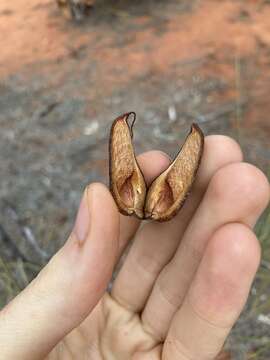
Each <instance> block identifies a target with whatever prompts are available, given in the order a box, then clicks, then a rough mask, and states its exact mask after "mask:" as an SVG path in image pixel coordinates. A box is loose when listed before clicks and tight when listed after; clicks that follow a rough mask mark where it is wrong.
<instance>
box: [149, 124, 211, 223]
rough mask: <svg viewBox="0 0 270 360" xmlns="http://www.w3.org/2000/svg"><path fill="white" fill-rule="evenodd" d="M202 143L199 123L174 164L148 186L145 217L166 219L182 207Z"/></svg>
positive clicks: (192, 130)
mask: <svg viewBox="0 0 270 360" xmlns="http://www.w3.org/2000/svg"><path fill="white" fill-rule="evenodd" d="M203 145H204V136H203V133H202V131H201V129H200V128H199V127H198V125H196V124H193V125H192V127H191V131H190V133H189V135H188V136H187V138H186V140H185V142H184V145H183V146H182V148H181V150H180V151H179V153H178V154H177V156H176V158H175V159H174V161H173V162H172V164H171V165H170V166H169V167H168V169H167V170H165V171H164V172H163V173H162V174H161V175H159V176H158V177H157V178H156V179H155V180H154V181H153V182H152V184H151V186H150V187H149V190H148V192H147V196H146V201H145V209H144V214H145V218H150V219H153V220H158V221H166V220H170V219H171V218H172V217H173V216H174V215H176V213H177V212H178V211H179V210H180V208H181V207H182V206H183V204H184V201H185V199H186V197H187V195H188V193H189V190H190V188H191V185H192V183H193V181H194V179H195V176H196V173H197V170H198V167H199V164H200V161H201V156H202V151H203Z"/></svg>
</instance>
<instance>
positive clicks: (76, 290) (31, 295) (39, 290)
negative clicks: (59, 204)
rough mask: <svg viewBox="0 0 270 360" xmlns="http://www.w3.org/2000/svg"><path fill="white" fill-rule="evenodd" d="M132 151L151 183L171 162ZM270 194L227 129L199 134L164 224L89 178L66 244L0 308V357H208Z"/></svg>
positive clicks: (254, 250)
mask: <svg viewBox="0 0 270 360" xmlns="http://www.w3.org/2000/svg"><path fill="white" fill-rule="evenodd" d="M138 161H139V163H140V166H141V168H142V170H143V172H144V175H145V178H146V180H147V181H148V182H150V181H151V180H152V179H153V178H154V177H156V176H157V175H158V174H159V173H160V172H161V171H163V170H164V169H165V168H166V167H167V166H168V164H169V161H170V160H169V159H168V157H167V156H166V155H165V154H163V153H160V152H149V153H145V154H142V155H141V156H139V158H138ZM269 196H270V195H269V183H268V181H267V178H266V177H265V176H264V174H263V173H262V172H261V171H260V170H259V169H257V168H256V167H254V166H252V165H250V164H247V163H244V162H242V153H241V150H240V148H239V146H238V145H237V144H236V143H235V142H234V141H233V140H232V139H230V138H227V137H224V136H209V137H207V138H206V143H205V151H204V155H203V158H202V163H201V166H200V169H199V172H198V175H197V178H196V180H195V183H194V186H193V190H192V192H191V195H190V196H189V198H188V199H187V201H186V203H185V205H184V207H183V208H182V210H181V211H180V212H179V214H178V215H177V216H176V217H175V218H174V219H172V220H171V221H170V222H167V223H155V222H148V223H147V222H146V223H145V224H144V225H143V226H141V227H140V228H139V226H140V222H139V220H137V219H135V218H132V217H124V216H122V215H119V213H118V211H117V209H116V206H115V204H114V201H113V199H112V197H111V195H110V192H109V191H108V189H107V188H106V187H105V186H103V185H101V184H91V185H90V186H89V187H88V188H87V189H86V191H85V193H84V195H83V198H82V202H81V206H80V211H79V215H78V218H77V221H76V225H75V227H74V230H73V232H72V234H71V236H70V237H69V239H68V240H67V242H66V244H65V245H64V246H63V248H62V249H60V251H59V252H58V253H57V254H56V255H55V256H54V257H53V258H52V259H51V261H50V262H49V263H48V265H47V266H46V267H45V268H44V269H43V270H42V271H41V273H40V274H39V276H38V277H37V278H36V279H35V280H34V281H33V282H32V283H31V284H30V285H29V286H28V287H27V288H26V289H25V290H24V291H23V292H22V293H21V294H20V295H19V296H18V297H17V298H15V299H14V300H13V301H12V302H11V303H10V304H9V305H8V306H7V307H6V308H4V309H3V310H2V311H1V312H0V348H1V352H0V359H9V360H12V359H20V360H24V359H25V360H26V359H27V360H31V359H43V358H46V359H50V360H52V359H65V360H68V359H95V360H101V359H106V360H107V359H108V360H113V359H117V360H118V359H120V360H122V359H123V360H124V359H132V360H144V359H146V360H158V359H164V360H167V359H168V360H176V359H177V360H186V359H189V360H190V359H201V360H206V359H207V360H208V359H209V360H210V359H215V357H216V356H217V355H218V353H219V352H220V350H221V349H222V346H223V343H224V341H225V340H226V337H227V336H228V334H229V332H230V330H231V328H232V326H233V325H234V323H235V321H236V320H237V318H238V316H239V314H240V312H241V311H242V309H243V306H244V304H245V302H246V299H247V296H248V293H249V290H250V286H251V283H252V281H253V278H254V276H255V273H256V270H257V268H258V265H259V261H260V246H259V243H258V241H257V239H256V236H255V235H254V233H253V231H252V228H253V227H254V225H255V223H256V221H257V219H258V217H259V216H260V214H261V213H262V211H263V210H264V209H265V207H266V206H267V204H268V201H269ZM82 209H83V210H82ZM82 214H83V215H82ZM87 217H88V218H87ZM82 218H83V219H84V222H85V221H86V222H87V221H89V222H90V223H89V226H87V227H85V226H84V227H83V226H81V225H82ZM78 224H79V225H78ZM131 239H134V240H133V244H132V246H131V249H130V251H129V253H128V255H127V256H126V258H125V261H124V264H123V266H122V267H121V269H120V271H119V273H118V276H117V278H116V280H115V281H114V283H113V286H112V290H111V293H110V294H109V293H107V292H106V288H107V286H108V283H109V281H110V278H111V276H112V271H113V269H114V267H115V265H116V264H117V261H118V259H119V258H120V256H121V254H122V253H123V250H124V249H125V248H126V246H127V244H128V243H129V242H130V240H131Z"/></svg>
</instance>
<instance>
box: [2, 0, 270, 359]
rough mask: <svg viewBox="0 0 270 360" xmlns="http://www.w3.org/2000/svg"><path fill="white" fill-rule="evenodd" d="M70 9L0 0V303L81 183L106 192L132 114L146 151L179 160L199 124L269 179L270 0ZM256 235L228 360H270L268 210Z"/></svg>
mask: <svg viewBox="0 0 270 360" xmlns="http://www.w3.org/2000/svg"><path fill="white" fill-rule="evenodd" d="M71 1H72V0H71ZM81 1H82V2H83V1H85V0H81ZM60 2H61V8H59V6H58V5H57V2H56V0H28V1H24V2H22V1H20V0H13V1H8V0H2V1H1V2H0V49H1V51H0V54H1V55H0V308H1V307H2V306H4V304H5V303H6V302H8V301H9V300H10V299H11V298H12V297H13V296H14V295H16V293H18V292H19V291H21V289H23V288H24V287H25V286H26V284H27V283H28V282H29V281H31V279H32V278H33V276H35V275H36V273H37V272H38V271H39V269H40V268H41V267H42V266H43V265H44V264H45V263H46V262H47V261H48V259H49V258H50V257H51V256H52V255H53V254H54V253H55V251H57V249H58V248H59V247H60V246H61V245H62V244H63V243H64V241H65V240H66V238H67V236H68V234H69V232H70V230H71V228H72V224H73V221H74V216H75V212H76V209H77V207H78V204H79V201H80V197H81V194H82V191H83V189H84V187H85V186H86V185H87V184H88V183H89V182H92V181H102V182H105V183H108V149H107V148H108V134H109V130H110V125H111V123H112V120H113V119H114V118H115V117H116V116H118V115H119V114H121V113H123V112H127V111H135V112H136V113H137V126H136V128H135V134H134V135H135V139H134V142H135V147H136V152H137V153H140V152H142V151H145V150H150V149H161V150H165V151H167V152H168V153H169V154H170V155H171V156H173V155H174V152H175V151H177V149H178V148H179V145H180V144H181V142H182V140H183V139H184V137H185V136H186V134H187V132H188V130H189V127H190V125H191V123H192V122H194V121H195V122H197V123H198V124H199V125H200V127H201V128H202V129H203V131H204V132H205V134H214V133H219V134H226V135H229V136H232V137H233V138H235V139H236V140H237V141H239V143H240V144H241V146H242V148H243V150H244V153H245V158H246V160H247V161H249V162H251V163H253V164H256V165H257V166H258V167H259V168H261V169H262V170H263V171H264V172H265V173H266V174H268V176H269V175H270V142H269V137H270V119H269V117H270V98H269V94H270V20H269V19H270V1H267V0H264V1H263V0H257V1H256V0H243V1H241V0H239V1H236V0H205V1H198V0H167V1H165V0H163V1H162V0H144V1H142V0H141V1H139V0H138V1H131V0H96V1H91V2H90V1H88V2H87V5H85V6H84V5H83V6H81V7H77V8H76V6H75V7H72V6H71V8H70V7H68V6H67V5H66V4H65V0H60ZM85 3H86V2H85ZM70 4H71V3H70ZM70 9H71V10H70ZM84 15H85V16H84ZM72 16H73V18H72ZM232 181H233V179H232ZM256 232H257V234H258V236H259V238H260V241H261V243H262V247H263V259H262V263H261V267H260V269H259V272H258V274H257V278H256V281H255V283H254V285H253V288H252V291H251V294H250V297H249V301H248V304H247V306H246V309H245V312H244V313H243V315H242V316H241V318H240V319H239V321H238V323H237V325H236V327H235V328H234V330H233V332H232V335H231V337H230V339H229V341H228V343H227V345H226V348H227V349H228V353H227V355H225V356H228V359H229V356H230V355H229V354H231V356H232V358H233V359H270V210H269V209H268V210H266V212H265V214H264V215H263V216H262V218H261V219H260V221H259V223H258V224H257V227H256ZM224 359H225V358H224Z"/></svg>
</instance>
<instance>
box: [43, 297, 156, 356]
mask: <svg viewBox="0 0 270 360" xmlns="http://www.w3.org/2000/svg"><path fill="white" fill-rule="evenodd" d="M112 354H113V355H112ZM150 355H151V357H149V356H150ZM68 356H69V357H70V358H72V359H95V360H102V359H136V356H140V357H139V358H138V359H142V360H143V359H153V360H154V359H161V345H160V343H159V342H158V341H157V340H156V339H154V337H153V336H151V335H150V334H148V333H147V332H146V331H145V330H144V328H143V324H142V322H141V320H140V316H139V315H138V314H134V313H132V312H130V311H128V310H127V309H125V308H124V307H122V306H119V304H117V303H116V302H115V301H114V300H113V299H112V298H111V296H110V295H109V294H106V295H105V296H104V297H103V298H102V300H101V301H100V302H99V304H98V305H97V306H96V308H95V310H94V311H93V313H92V314H91V315H90V316H89V317H88V318H87V319H86V320H85V321H84V322H83V324H82V325H81V326H79V327H78V328H76V329H75V330H73V332H72V333H70V334H69V335H68V336H67V337H66V339H64V341H63V342H62V343H61V344H59V345H58V346H57V347H56V348H55V349H54V351H53V353H52V354H51V355H50V357H49V359H53V358H54V357H55V358H57V359H67V358H69V357H68ZM143 356H144V357H143Z"/></svg>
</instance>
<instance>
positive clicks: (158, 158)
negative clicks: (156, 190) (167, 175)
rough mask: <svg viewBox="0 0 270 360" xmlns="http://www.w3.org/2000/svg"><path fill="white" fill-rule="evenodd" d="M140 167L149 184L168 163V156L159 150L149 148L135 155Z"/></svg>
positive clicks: (169, 160)
mask: <svg viewBox="0 0 270 360" xmlns="http://www.w3.org/2000/svg"><path fill="white" fill-rule="evenodd" d="M137 160H138V163H139V165H140V168H141V170H142V172H143V174H144V177H145V181H146V182H147V184H150V183H151V182H152V181H153V180H154V179H155V178H156V177H157V176H158V175H160V174H161V173H162V172H163V171H164V170H166V169H167V168H168V166H169V165H170V162H171V159H170V157H169V156H168V155H167V154H166V153H164V152H163V151H159V150H151V151H147V152H145V153H142V154H140V155H139V156H138V157H137Z"/></svg>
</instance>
